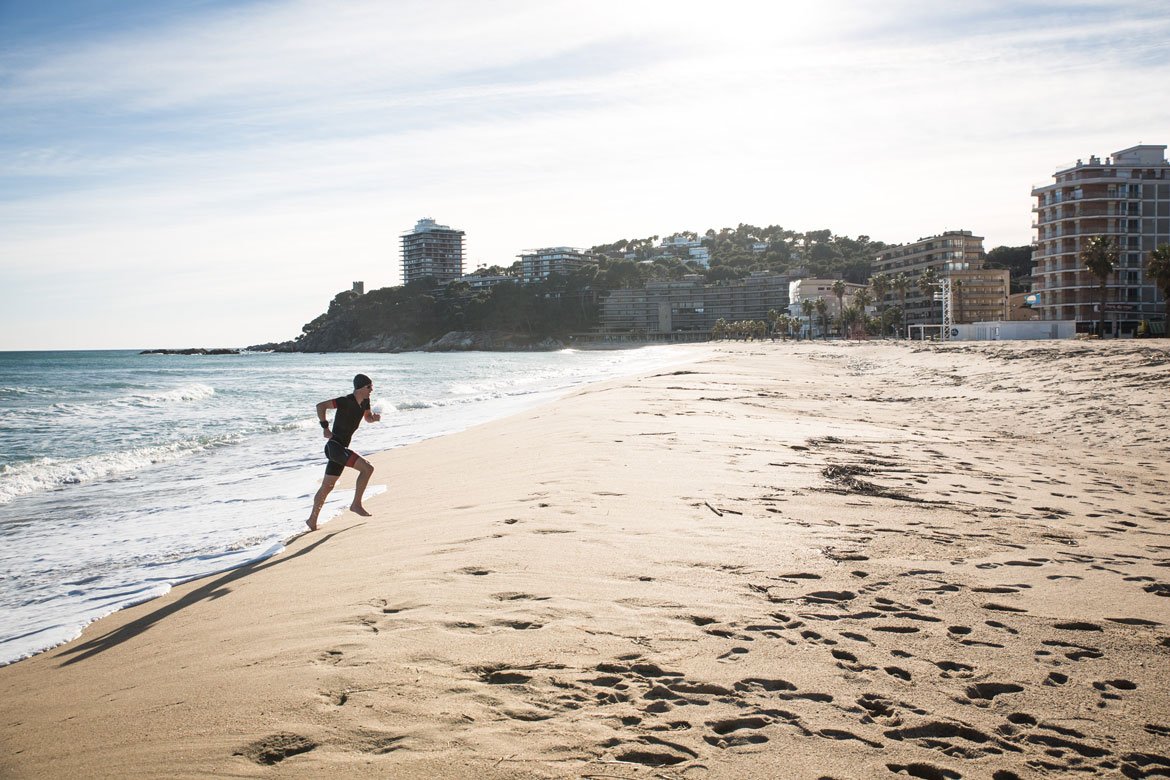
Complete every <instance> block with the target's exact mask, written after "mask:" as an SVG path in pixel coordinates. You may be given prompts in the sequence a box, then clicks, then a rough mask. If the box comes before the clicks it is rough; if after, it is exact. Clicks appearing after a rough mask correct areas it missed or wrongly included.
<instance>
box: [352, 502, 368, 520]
mask: <svg viewBox="0 0 1170 780" xmlns="http://www.w3.org/2000/svg"><path fill="white" fill-rule="evenodd" d="M349 511H351V512H353V513H354V514H355V515H361V516H362V517H373V515H372V514H370V513H369V512H367V511H366V508H365V507H364V506H362V505H361V504H358V505H357V506H351V507H350V508H349Z"/></svg>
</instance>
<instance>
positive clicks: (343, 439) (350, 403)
mask: <svg viewBox="0 0 1170 780" xmlns="http://www.w3.org/2000/svg"><path fill="white" fill-rule="evenodd" d="M332 403H333V408H334V409H336V410H337V413H336V414H334V415H333V426H332V428H331V430H332V431H333V437H332V439H333V441H335V442H337V443H338V444H340V445H341V446H342V447H348V446H349V440H350V439H352V438H353V433H354V431H356V430H357V429H358V426H359V425H361V424H362V417H363V416H364V415H365V413H366V412H368V411H370V399H369V398H367V399H366V400H364V401H362V402H361V403H360V404H359V403H358V401H357V399H356V398H354V397H353V393H350V394H349V395H343V396H342V397H340V398H334V399H333V401H332Z"/></svg>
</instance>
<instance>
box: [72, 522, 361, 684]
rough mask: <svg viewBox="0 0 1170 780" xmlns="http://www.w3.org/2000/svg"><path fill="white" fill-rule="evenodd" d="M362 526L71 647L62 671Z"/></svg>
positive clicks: (242, 570) (243, 570) (253, 566)
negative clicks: (257, 574) (248, 578)
mask: <svg viewBox="0 0 1170 780" xmlns="http://www.w3.org/2000/svg"><path fill="white" fill-rule="evenodd" d="M363 525H365V523H358V524H357V525H351V526H349V527H348V528H342V529H340V530H338V531H334V532H332V533H330V534H327V535H325V536H323V537H321V538H320V539H318V540H317V541H315V542H313V543H312V544H310V545H308V546H306V547H305V548H303V549H301V550H297V551H296V552H295V553H293V554H291V555H277V556H275V557H273V558H267V559H265V560H263V561H256V562H255V563H250V564H247V565H245V566H241V567H239V568H237V569H231V570H229V571H227V572H225V573H224V574H223V575H222V576H220V577H217V578H216V579H214V580H211V581H210V582H208V583H207V584H205V585H200V586H199V587H198V588H195V590H193V591H191V592H190V593H188V594H186V595H185V596H183V597H182V598H179V599H177V600H176V601H173V602H171V603H169V604H166V605H164V606H162V607H159V608H158V609H156V610H154V611H153V612H150V613H148V614H146V615H143V616H142V617H140V618H138V619H137V620H133V621H131V622H129V623H127V624H126V625H124V626H120V627H119V628H116V629H114V630H113V631H110V632H108V633H106V634H104V635H102V636H99V637H94V638H93V639H90V640H89V641H87V642H82V643H81V644H79V645H77V646H76V647H70V648H67V649H65V650H63V651H62V652H61V656H74V657H73V658H69V659H68V660H65V661H62V662H61V663H60V664H59V667H63V666H70V665H72V664H75V663H77V662H78V661H84V660H86V659H87V658H91V657H93V656H95V655H97V654H98V653H102V652H105V651H106V650H109V649H110V648H112V647H117V646H118V645H120V644H122V643H123V642H125V641H127V640H130V639H133V638H134V637H136V636H138V635H140V634H142V633H144V632H146V631H147V630H148V629H149V628H150V627H151V626H153V625H154V624H155V623H158V622H159V621H161V620H163V619H165V618H167V617H170V616H171V615H173V614H175V613H176V612H179V611H180V610H183V609H186V608H187V607H190V606H192V605H194V604H198V603H199V602H200V601H204V600H207V601H212V600H214V599H218V598H220V597H221V596H226V595H227V594H229V593H231V588H229V587H228V586H229V585H231V584H232V583H233V582H235V581H236V580H240V579H243V578H244V577H247V576H249V575H251V574H255V573H256V572H258V571H263V570H264V569H268V568H271V567H273V566H279V565H280V564H282V563H287V562H288V561H291V560H293V559H294V558H299V557H300V556H302V555H305V554H306V553H309V552H312V551H313V550H314V549H316V548H317V547H319V546H320V545H322V544H324V543H325V542H327V541H329V540H330V539H332V538H333V537H334V536H337V535H338V534H342V533H345V532H346V531H349V530H352V529H354V528H360V527H361V526H363ZM305 533H308V532H305ZM305 533H301V534H298V535H296V536H294V537H292V538H291V539H289V542H293V541H296V540H297V539H299V538H301V537H302V536H304V535H305Z"/></svg>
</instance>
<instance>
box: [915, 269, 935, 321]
mask: <svg viewBox="0 0 1170 780" xmlns="http://www.w3.org/2000/svg"><path fill="white" fill-rule="evenodd" d="M918 291H919V292H920V293H922V295H923V297H924V298H926V311H927V319H929V320H933V319H934V294H935V293H936V292H937V291H938V271H936V270H935V269H934V268H933V267H931V268H927V269H926V270H925V271H923V272H922V273H921V274H920V275H919V277H918Z"/></svg>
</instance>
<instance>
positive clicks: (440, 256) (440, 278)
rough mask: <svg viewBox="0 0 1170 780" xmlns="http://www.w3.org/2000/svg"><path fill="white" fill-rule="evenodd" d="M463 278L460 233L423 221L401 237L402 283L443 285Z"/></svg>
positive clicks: (425, 219)
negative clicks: (417, 282)
mask: <svg viewBox="0 0 1170 780" xmlns="http://www.w3.org/2000/svg"><path fill="white" fill-rule="evenodd" d="M461 276H463V231H462V230H453V229H452V228H450V227H448V226H446V225H439V224H436V223H435V220H433V219H431V218H429V217H426V218H423V219H420V220H419V221H418V223H417V224H416V225H415V226H414V230H412V231H410V232H409V233H403V234H402V283H403V284H410V283H411V282H414V281H418V280H420V279H427V278H431V279H433V280H434V281H435V282H436V283H437V284H446V283H447V282H450V281H454V280H456V279H458V278H459V277H461Z"/></svg>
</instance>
